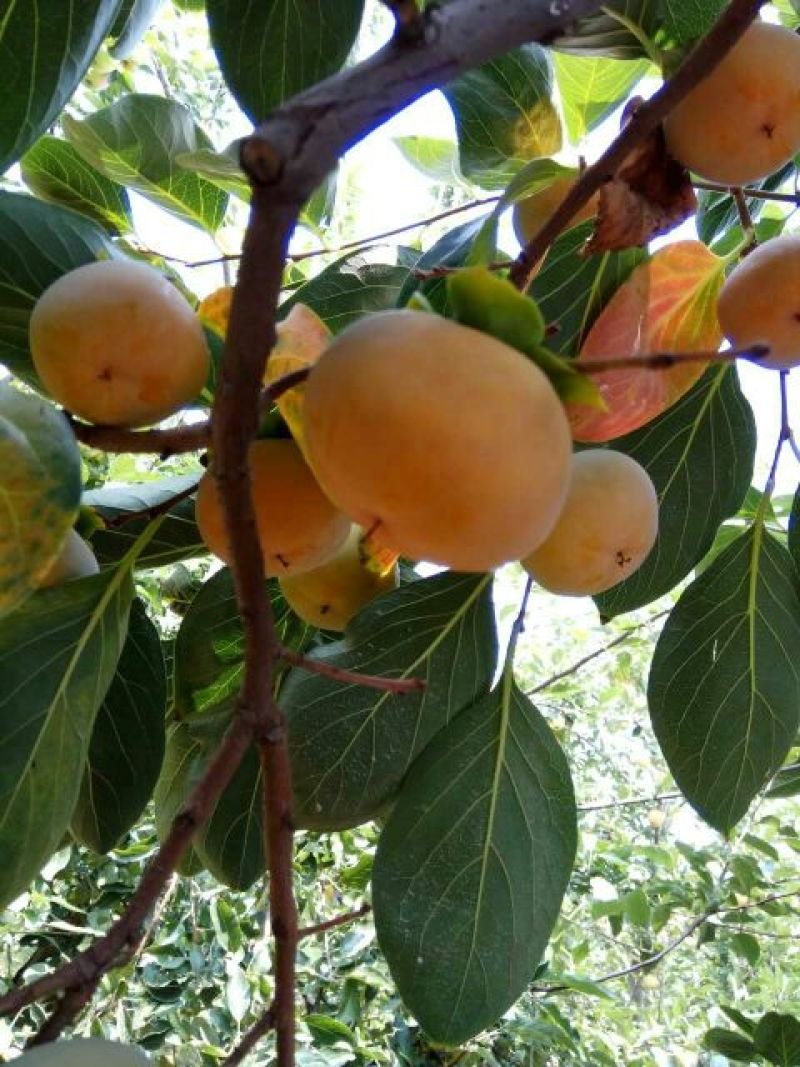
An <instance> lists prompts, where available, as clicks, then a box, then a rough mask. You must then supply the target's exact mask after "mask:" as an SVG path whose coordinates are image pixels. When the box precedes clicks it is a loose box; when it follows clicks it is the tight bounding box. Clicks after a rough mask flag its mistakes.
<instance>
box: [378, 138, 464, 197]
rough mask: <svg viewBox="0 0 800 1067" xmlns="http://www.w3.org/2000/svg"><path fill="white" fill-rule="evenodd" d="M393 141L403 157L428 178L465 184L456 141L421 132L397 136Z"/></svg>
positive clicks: (447, 182)
mask: <svg viewBox="0 0 800 1067" xmlns="http://www.w3.org/2000/svg"><path fill="white" fill-rule="evenodd" d="M393 141H394V143H395V145H396V146H397V148H398V150H399V151H400V153H401V154H402V156H403V158H404V159H405V160H407V161H408V162H409V163H410V164H411V166H412V167H415V168H416V169H417V170H418V171H419V172H420V173H421V174H424V175H425V177H426V178H430V180H431V181H433V182H439V183H441V184H443V185H463V184H464V175H463V174H462V173H461V166H460V164H459V162H458V145H457V143H456V142H455V141H449V140H447V139H446V138H443V137H422V136H421V135H419V134H408V135H406V136H405V137H395V138H393Z"/></svg>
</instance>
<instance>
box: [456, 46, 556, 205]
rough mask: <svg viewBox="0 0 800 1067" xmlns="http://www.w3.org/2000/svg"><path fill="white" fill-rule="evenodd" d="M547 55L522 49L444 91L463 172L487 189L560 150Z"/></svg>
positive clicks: (534, 48)
mask: <svg viewBox="0 0 800 1067" xmlns="http://www.w3.org/2000/svg"><path fill="white" fill-rule="evenodd" d="M552 91H553V76H552V67H551V63H550V59H549V56H548V53H547V52H546V50H545V49H544V48H541V47H540V46H539V45H536V44H529V45H525V46H524V47H522V48H518V49H516V50H515V51H513V52H509V53H507V54H506V55H504V56H501V57H500V58H499V59H496V60H494V61H493V62H491V63H487V64H485V65H484V66H482V67H479V68H477V69H476V70H471V71H468V72H467V73H466V74H462V75H461V77H459V78H456V80H455V81H453V82H450V84H449V85H448V86H447V87H446V88H445V89H444V94H445V96H446V97H447V99H448V101H449V103H450V106H451V107H452V109H453V112H454V114H455V119H456V132H457V134H458V148H459V158H460V162H461V171H462V173H463V174H464V176H465V177H466V178H468V179H469V180H470V181H474V182H476V183H477V184H478V185H481V186H483V187H484V188H485V189H495V188H504V187H505V186H506V185H507V184H508V182H509V181H510V180H511V178H512V177H513V176H514V174H515V173H516V172H517V171H518V170H519V168H520V167H521V166H522V165H523V164H524V163H527V162H528V160H530V159H536V158H538V157H541V156H551V155H553V154H554V153H556V152H558V150H559V149H560V148H561V121H560V119H559V117H558V112H557V111H556V109H555V107H554V105H553V103H552V101H551V99H550V97H551V95H552Z"/></svg>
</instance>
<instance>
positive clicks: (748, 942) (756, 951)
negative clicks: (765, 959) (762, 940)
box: [731, 932, 761, 967]
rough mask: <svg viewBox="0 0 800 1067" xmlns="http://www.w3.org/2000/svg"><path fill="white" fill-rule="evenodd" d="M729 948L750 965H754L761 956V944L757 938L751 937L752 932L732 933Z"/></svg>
mask: <svg viewBox="0 0 800 1067" xmlns="http://www.w3.org/2000/svg"><path fill="white" fill-rule="evenodd" d="M731 948H732V949H733V951H734V952H735V953H736V955H737V956H741V957H742V959H743V960H745V961H746V962H747V963H749V964H750V966H751V967H755V965H756V964H757V963H758V961H759V959H760V958H761V945H759V943H758V938H756V937H753V935H752V934H745V933H741V932H740V933H738V934H734V935H733V936H732V937H731Z"/></svg>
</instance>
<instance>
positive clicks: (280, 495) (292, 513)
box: [195, 439, 350, 576]
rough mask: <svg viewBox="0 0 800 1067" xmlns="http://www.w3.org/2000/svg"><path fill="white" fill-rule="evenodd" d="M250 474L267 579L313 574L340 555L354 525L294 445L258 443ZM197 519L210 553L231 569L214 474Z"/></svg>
mask: <svg viewBox="0 0 800 1067" xmlns="http://www.w3.org/2000/svg"><path fill="white" fill-rule="evenodd" d="M250 474H251V477H252V489H253V502H254V505H255V511H256V525H257V528H258V536H259V540H260V542H261V551H262V553H263V556H264V573H265V574H267V575H271V576H283V575H287V574H297V573H299V572H300V571H305V570H311V568H312V567H318V566H319V565H320V564H322V563H324V562H325V561H326V560H328V559H330V558H331V556H333V555H334V554H335V553H336V552H337V551H338V549H339V548H340V547H341V545H342V543H343V542H344V540H345V538H346V537H347V535H348V533H349V532H350V522H349V521H348V519H347V518H346V517H345V516H344V515H343V514H342V513H341V512H340V511H338V510H337V509H336V508H335V507H334V505H333V504H332V503H331V502H330V500H328V499H327V497H326V496H325V494H324V493H323V492H322V490H321V489H320V487H319V485H317V482H316V480H315V478H314V475H313V474H312V473H311V470H310V469H309V467H308V464H307V463H306V462H305V460H304V459H303V456H302V454H301V452H300V449H299V448H298V447H297V445H296V444H295V443H294V441H288V440H284V439H265V440H259V441H254V442H253V444H252V445H251V446H250ZM195 518H196V520H197V525H198V528H199V530H200V536H201V537H202V538H203V541H204V542H205V544H206V545H207V546H208V548H209V549H210V550H211V551H212V552H213V553H214V555H215V556H219V558H220V559H221V560H223V561H224V562H225V563H230V561H231V551H230V545H229V542H228V535H227V532H226V530H225V522H224V517H223V514H222V506H221V501H220V497H219V492H218V490H217V485H216V482H215V481H214V478H213V476H212V474H211V472H210V471H207V472H206V473H205V474H204V475H203V477H202V478H201V479H200V484H199V486H198V489H197V501H196V505H195Z"/></svg>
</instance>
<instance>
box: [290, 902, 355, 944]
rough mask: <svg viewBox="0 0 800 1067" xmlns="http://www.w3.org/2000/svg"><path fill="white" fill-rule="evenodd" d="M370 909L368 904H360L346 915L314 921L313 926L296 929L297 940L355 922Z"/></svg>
mask: <svg viewBox="0 0 800 1067" xmlns="http://www.w3.org/2000/svg"><path fill="white" fill-rule="evenodd" d="M371 911H372V908H371V907H370V906H369V904H362V905H361V907H360V908H357V909H356V910H355V911H351V912H348V913H347V915H337V916H336V918H335V919H326V920H325V922H321V923H315V924H314V926H304V927H302V928H301V929H300V930H298V931H297V940H298V941H299V940H301V938H304V937H313V936H314V935H315V934H324V933H326V932H327V931H328V930H335V929H336V927H337V926H346V925H347V923H352V922H356V921H357V920H358V919H362V918H363V917H364V916H365V915H369V913H370V912H371Z"/></svg>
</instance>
